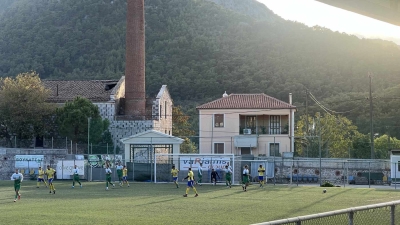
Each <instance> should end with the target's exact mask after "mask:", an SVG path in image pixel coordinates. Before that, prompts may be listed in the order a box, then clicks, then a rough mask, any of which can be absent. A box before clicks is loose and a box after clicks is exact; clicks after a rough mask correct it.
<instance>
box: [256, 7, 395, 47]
mask: <svg viewBox="0 0 400 225" xmlns="http://www.w3.org/2000/svg"><path fill="white" fill-rule="evenodd" d="M257 1H259V2H261V3H263V4H265V5H266V6H267V7H268V8H269V9H271V10H272V11H273V12H274V13H275V14H277V15H279V16H281V17H282V18H284V19H286V20H293V21H298V22H300V23H304V24H306V25H307V26H310V27H312V26H315V25H319V26H321V27H326V28H328V29H331V30H333V31H339V32H344V33H347V34H354V35H358V36H360V35H361V36H363V37H365V38H381V39H385V40H390V41H393V42H395V43H397V44H398V45H400V26H395V25H392V24H389V23H385V22H382V21H379V20H375V19H372V18H369V17H366V16H362V15H359V14H356V13H353V12H349V11H346V10H343V9H339V8H335V7H332V6H329V5H326V4H323V3H320V2H317V1H314V0H257Z"/></svg>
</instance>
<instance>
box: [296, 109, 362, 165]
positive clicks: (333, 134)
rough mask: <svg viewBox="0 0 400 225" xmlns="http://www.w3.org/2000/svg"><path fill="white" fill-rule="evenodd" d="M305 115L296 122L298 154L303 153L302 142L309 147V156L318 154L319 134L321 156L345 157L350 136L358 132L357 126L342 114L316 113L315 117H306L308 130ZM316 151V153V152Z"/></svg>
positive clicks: (350, 139)
mask: <svg viewBox="0 0 400 225" xmlns="http://www.w3.org/2000/svg"><path fill="white" fill-rule="evenodd" d="M305 121H306V117H305V116H302V117H301V118H300V120H299V121H298V122H297V131H296V136H297V137H303V138H298V141H297V143H298V144H297V145H298V146H300V149H299V154H300V155H303V156H304V154H305V152H304V148H303V146H304V144H306V145H309V147H310V148H311V157H318V156H319V149H318V148H319V143H318V142H319V138H318V137H319V136H320V140H321V151H322V152H321V154H322V157H333V158H343V157H344V158H345V157H348V149H349V147H350V144H351V141H352V138H353V137H354V135H356V134H357V133H358V131H357V127H356V126H354V125H353V124H352V122H351V121H350V120H348V119H347V118H346V117H343V116H335V115H331V114H324V115H323V116H321V115H320V114H319V113H316V115H315V118H314V119H313V118H308V121H309V131H308V132H307V131H306V123H305ZM317 149H318V150H317ZM317 153H318V154H317Z"/></svg>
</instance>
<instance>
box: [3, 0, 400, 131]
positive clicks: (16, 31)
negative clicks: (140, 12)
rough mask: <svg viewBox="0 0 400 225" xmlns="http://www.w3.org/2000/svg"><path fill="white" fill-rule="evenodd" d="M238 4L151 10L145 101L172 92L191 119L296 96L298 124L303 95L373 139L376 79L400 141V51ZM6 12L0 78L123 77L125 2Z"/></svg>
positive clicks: (22, 6)
mask: <svg viewBox="0 0 400 225" xmlns="http://www.w3.org/2000/svg"><path fill="white" fill-rule="evenodd" d="M235 2H236V3H237V2H238V1H237V0H212V2H210V1H204V0H147V1H146V9H145V10H146V88H147V92H148V93H149V95H152V93H156V92H157V91H158V89H159V88H160V86H161V85H162V84H167V85H168V87H169V91H170V93H171V95H172V97H173V99H174V101H175V104H181V105H183V109H184V111H186V112H187V113H188V114H189V115H192V116H193V118H195V116H194V115H195V114H196V111H195V110H194V106H195V105H196V104H199V103H204V102H206V101H209V100H212V99H215V98H218V97H220V96H221V94H222V93H223V91H225V90H226V91H227V92H228V93H231V92H234V93H249V92H252V93H255V92H264V93H266V94H268V95H271V96H274V97H276V98H278V99H281V100H284V101H287V98H288V97H287V96H288V93H293V96H294V102H295V105H297V106H298V109H299V110H298V112H297V113H296V114H297V115H298V116H299V115H303V114H304V102H305V94H304V93H305V92H304V91H305V89H306V88H307V89H309V90H310V91H311V92H312V93H313V94H314V96H318V100H320V101H321V102H322V103H323V104H327V106H328V107H330V108H331V109H332V110H334V111H337V112H347V113H344V114H342V115H344V116H346V117H348V118H349V119H350V120H352V121H353V124H355V125H357V127H358V128H359V131H360V132H361V133H368V132H369V102H368V100H367V97H368V91H369V79H368V73H371V74H372V76H373V91H374V120H375V122H374V123H375V127H376V130H377V131H378V132H380V133H381V134H383V133H388V134H390V135H391V136H397V137H399V136H400V135H399V134H400V132H398V131H399V130H398V128H397V127H400V118H399V117H398V116H397V111H396V109H397V108H398V107H397V106H400V101H399V100H398V99H393V97H395V96H397V95H398V94H399V93H398V92H399V88H398V87H399V86H397V85H399V84H400V63H399V62H400V49H399V47H398V46H397V45H395V44H394V43H392V42H388V41H382V40H367V39H359V38H357V37H355V36H352V35H347V34H344V33H338V32H333V31H330V30H328V29H325V28H323V27H312V28H310V27H307V26H305V25H303V24H299V23H295V22H290V21H285V20H282V19H281V18H279V17H278V16H276V15H274V14H273V13H272V12H271V11H270V10H268V9H266V8H265V7H258V5H257V4H255V3H254V2H253V3H254V5H253V4H250V2H251V1H249V0H246V1H241V2H249V4H248V5H249V7H248V8H245V7H236V5H235V4H236V3H235ZM216 3H217V4H220V6H218V5H216ZM3 4H4V6H7V7H8V8H7V10H3V11H0V27H2V29H0V76H2V77H7V76H15V75H16V74H18V73H21V72H25V71H29V70H35V71H37V72H38V73H39V74H40V76H41V78H60V79H111V78H118V77H120V76H121V75H123V74H124V68H125V62H124V60H125V30H126V29H125V25H126V20H125V16H126V0H85V1H81V0H68V1H59V0H46V1H44V0H14V1H7V2H6V1H4V2H3ZM237 4H239V3H237ZM0 6H1V5H0ZM0 8H2V7H0ZM256 8H257V9H256ZM263 10H264V11H263ZM375 93H376V94H375ZM360 99H363V100H360ZM318 111H322V109H321V108H320V107H319V106H318V107H317V106H316V104H315V103H314V104H310V108H309V113H310V115H314V114H315V113H316V112H318ZM193 121H194V120H192V121H191V122H192V123H194V124H195V122H193Z"/></svg>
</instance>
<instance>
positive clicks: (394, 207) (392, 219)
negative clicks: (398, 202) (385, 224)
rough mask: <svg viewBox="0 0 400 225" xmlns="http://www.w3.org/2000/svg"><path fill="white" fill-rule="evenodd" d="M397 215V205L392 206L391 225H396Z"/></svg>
mask: <svg viewBox="0 0 400 225" xmlns="http://www.w3.org/2000/svg"><path fill="white" fill-rule="evenodd" d="M395 213H396V206H395V205H392V206H390V224H391V225H395V224H396V223H395V217H394V215H395Z"/></svg>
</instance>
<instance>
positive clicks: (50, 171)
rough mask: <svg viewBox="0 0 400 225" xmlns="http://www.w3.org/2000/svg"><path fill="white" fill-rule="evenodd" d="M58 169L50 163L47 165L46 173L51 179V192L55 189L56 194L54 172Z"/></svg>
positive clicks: (48, 178)
mask: <svg viewBox="0 0 400 225" xmlns="http://www.w3.org/2000/svg"><path fill="white" fill-rule="evenodd" d="M55 173H56V171H55V170H54V169H53V168H50V165H47V170H46V175H47V180H48V181H49V187H50V192H49V193H50V194H51V191H53V194H56V189H55V188H54V184H53V179H54V174H55Z"/></svg>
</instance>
